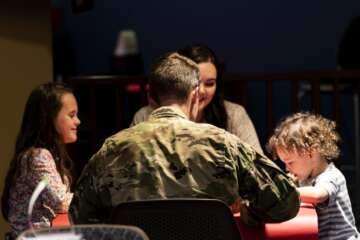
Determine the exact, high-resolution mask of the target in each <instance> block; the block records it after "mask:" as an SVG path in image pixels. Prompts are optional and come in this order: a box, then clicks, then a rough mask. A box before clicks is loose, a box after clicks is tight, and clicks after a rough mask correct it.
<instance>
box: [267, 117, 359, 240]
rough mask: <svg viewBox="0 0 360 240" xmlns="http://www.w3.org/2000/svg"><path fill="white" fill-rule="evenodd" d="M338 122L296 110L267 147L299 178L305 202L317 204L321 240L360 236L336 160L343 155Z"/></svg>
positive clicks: (278, 129)
mask: <svg viewBox="0 0 360 240" xmlns="http://www.w3.org/2000/svg"><path fill="white" fill-rule="evenodd" d="M335 127H336V125H335V122H333V121H330V120H328V119H325V118H323V117H321V116H319V115H314V114H310V113H296V114H293V115H291V116H289V117H287V118H286V119H285V120H284V121H283V122H282V123H280V125H279V126H278V127H277V128H276V129H275V131H274V134H273V136H272V137H271V138H270V140H269V142H268V145H267V148H268V150H269V151H270V152H271V153H272V154H273V156H274V157H279V158H280V159H281V160H282V161H283V162H284V163H285V166H286V168H287V170H288V171H289V172H290V174H291V175H292V176H293V177H294V178H295V180H297V181H298V183H299V187H298V191H299V193H300V198H301V201H302V202H305V203H311V204H314V205H315V207H316V212H317V215H318V226H319V239H320V240H321V239H358V238H359V233H358V231H357V229H356V227H355V219H354V216H353V212H352V208H351V202H350V198H349V194H348V190H347V187H346V180H345V177H344V175H343V174H342V173H341V172H340V171H339V169H337V168H336V166H335V165H334V163H333V162H332V161H333V160H335V159H337V158H338V157H339V154H340V150H339V146H338V144H339V141H340V137H339V134H338V133H337V132H336V130H335Z"/></svg>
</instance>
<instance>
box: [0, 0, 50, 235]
mask: <svg viewBox="0 0 360 240" xmlns="http://www.w3.org/2000/svg"><path fill="white" fill-rule="evenodd" d="M49 14H50V7H49V2H48V1H46V0H39V1H26V0H23V1H22V0H2V1H1V2H0V53H1V54H0V69H1V88H0V109H1V118H0V159H1V163H0V179H1V181H0V189H1V190H0V191H1V192H2V189H3V184H4V178H5V174H6V171H7V168H8V165H9V161H10V158H11V156H12V154H13V150H14V143H15V138H16V134H17V131H18V129H19V126H20V121H21V118H22V112H23V109H24V106H25V101H26V99H27V97H28V95H29V93H30V91H31V89H32V88H34V87H35V86H36V85H38V84H40V83H42V82H46V81H49V80H51V77H52V62H51V31H50V30H51V29H50V15H49ZM7 227H8V226H7V224H6V223H5V221H4V219H3V218H2V217H0V239H4V233H5V231H6V230H7Z"/></svg>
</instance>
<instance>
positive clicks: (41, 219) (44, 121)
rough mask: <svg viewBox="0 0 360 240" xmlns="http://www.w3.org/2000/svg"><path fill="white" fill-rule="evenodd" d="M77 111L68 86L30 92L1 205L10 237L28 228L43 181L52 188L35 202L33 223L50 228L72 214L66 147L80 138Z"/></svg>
mask: <svg viewBox="0 0 360 240" xmlns="http://www.w3.org/2000/svg"><path fill="white" fill-rule="evenodd" d="M77 112H78V107H77V103H76V99H75V97H74V95H73V94H72V92H71V90H70V89H68V88H66V87H64V86H63V85H60V84H56V83H46V84H43V85H40V86H39V87H37V88H36V89H34V90H33V91H32V92H31V94H30V96H29V98H28V100H27V103H26V106H25V111H24V115H23V119H22V124H21V128H20V131H19V134H18V136H17V140H16V145H15V153H14V156H13V158H12V160H11V162H10V167H9V170H8V173H7V176H6V179H5V186H4V190H3V195H2V202H1V204H2V214H3V216H4V218H5V219H6V220H7V221H8V222H9V224H10V227H11V231H10V236H11V238H15V237H16V236H17V235H18V234H19V233H20V232H22V231H23V230H25V229H27V228H28V227H29V223H28V216H27V209H28V206H29V200H30V197H31V195H32V193H33V191H34V189H35V187H36V186H37V184H38V183H39V182H40V181H41V180H42V179H44V178H46V179H47V181H48V185H47V188H46V189H45V190H44V192H43V193H41V195H40V197H39V199H37V201H36V203H35V206H34V209H33V214H32V219H31V222H32V223H33V224H34V225H35V226H37V225H39V226H50V223H51V220H52V219H53V217H54V216H55V214H56V213H58V212H63V211H67V210H68V206H69V204H70V201H71V199H72V193H70V184H71V174H70V167H71V160H70V158H69V156H68V154H67V152H66V149H65V144H67V143H72V142H75V141H76V139H77V133H76V129H77V127H78V126H79V124H80V120H79V119H78V117H77Z"/></svg>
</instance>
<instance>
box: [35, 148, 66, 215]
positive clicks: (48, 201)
mask: <svg viewBox="0 0 360 240" xmlns="http://www.w3.org/2000/svg"><path fill="white" fill-rule="evenodd" d="M33 151H34V152H33V153H32V156H31V165H30V167H31V172H30V174H31V178H32V181H33V182H36V183H38V182H40V181H41V180H42V179H44V178H45V179H46V180H47V186H46V188H45V190H44V192H42V193H41V195H40V198H41V199H42V202H43V204H44V207H47V208H49V210H51V211H53V212H54V213H60V212H67V211H68V208H69V205H70V202H71V199H72V197H73V194H72V193H70V191H69V189H70V188H69V186H68V185H67V184H65V183H63V181H62V179H61V176H60V174H59V173H58V171H57V170H56V165H55V160H54V158H53V156H52V155H51V153H50V152H49V151H48V150H46V149H35V150H33Z"/></svg>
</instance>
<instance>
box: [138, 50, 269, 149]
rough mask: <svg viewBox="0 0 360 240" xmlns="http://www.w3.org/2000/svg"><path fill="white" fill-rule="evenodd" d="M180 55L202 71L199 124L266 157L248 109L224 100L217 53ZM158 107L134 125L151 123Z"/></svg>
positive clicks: (142, 113) (142, 112)
mask: <svg viewBox="0 0 360 240" xmlns="http://www.w3.org/2000/svg"><path fill="white" fill-rule="evenodd" d="M178 53H179V54H181V55H183V56H185V57H188V58H190V59H191V60H193V61H194V62H196V63H197V64H198V67H199V70H200V91H199V93H200V106H199V117H198V119H197V120H196V121H197V122H206V123H210V124H212V125H215V126H217V127H220V128H223V129H226V130H227V131H229V132H231V133H233V134H235V135H236V136H238V137H239V138H240V139H241V140H243V141H244V142H246V143H248V144H250V145H251V146H253V147H254V148H255V149H256V150H257V151H258V152H260V153H262V152H263V151H262V148H261V146H260V143H259V139H258V136H257V134H256V131H255V128H254V125H253V123H252V121H251V120H250V118H249V116H248V114H247V112H246V110H245V108H244V107H243V106H241V105H239V104H236V103H232V102H229V101H226V100H224V98H223V92H222V82H221V80H222V73H223V68H222V67H221V66H220V64H219V62H218V59H217V57H216V55H215V53H214V52H213V51H212V50H211V49H210V48H209V47H207V46H205V45H193V46H187V47H185V48H183V49H181V50H179V51H178ZM154 107H155V106H152V105H148V106H145V107H143V108H141V109H140V110H139V111H138V112H137V113H136V114H135V116H134V118H133V121H132V123H131V125H136V124H138V123H139V122H143V121H145V120H147V118H148V116H149V115H150V113H151V112H152V110H154Z"/></svg>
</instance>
